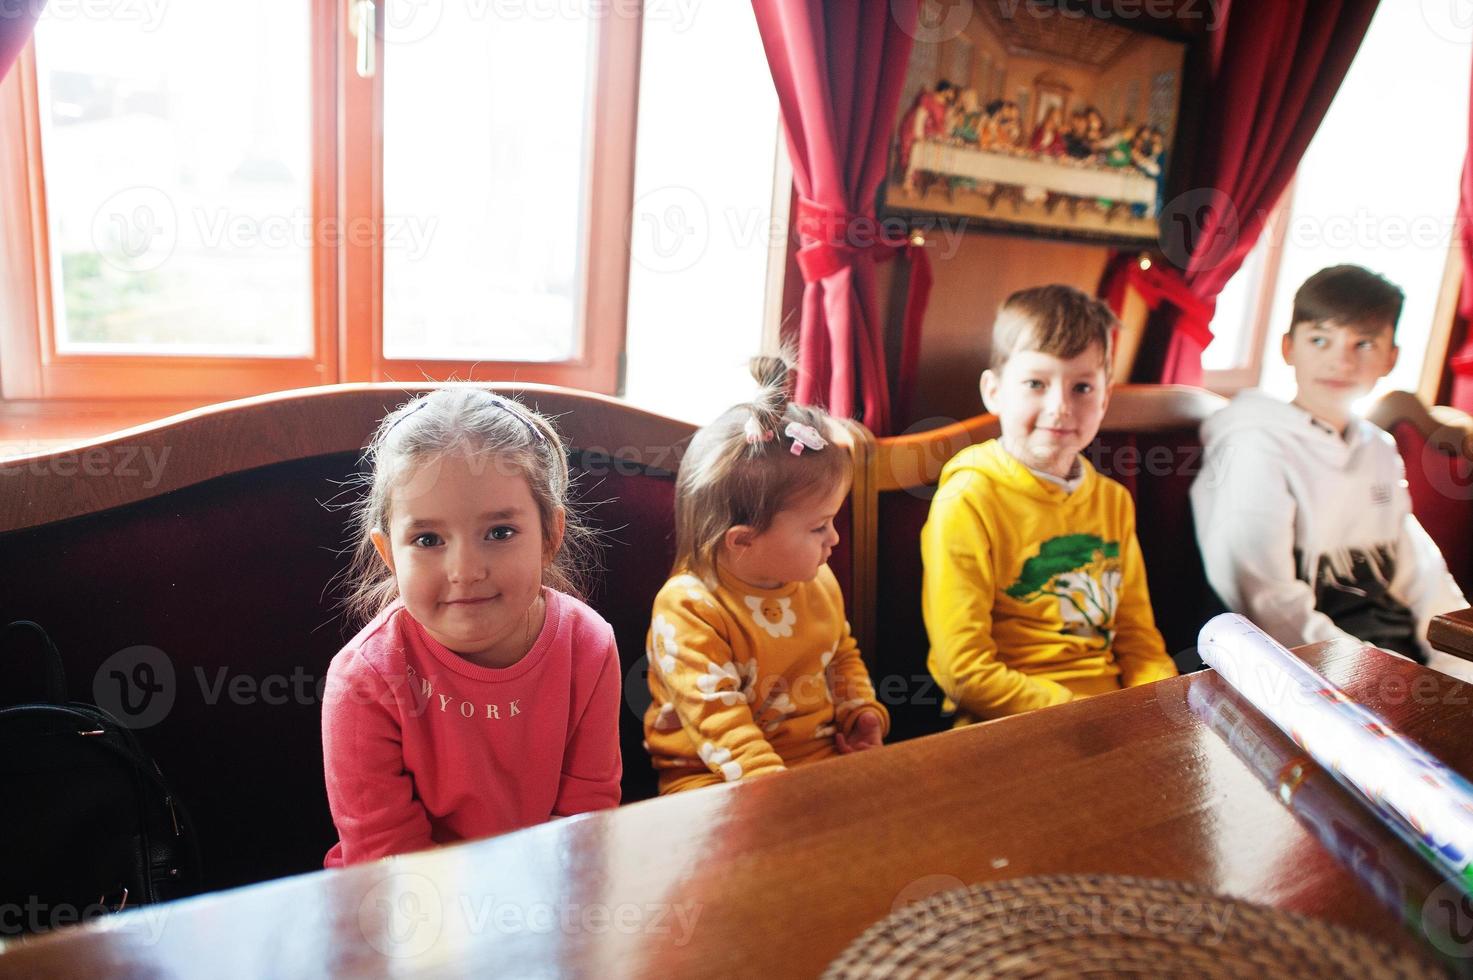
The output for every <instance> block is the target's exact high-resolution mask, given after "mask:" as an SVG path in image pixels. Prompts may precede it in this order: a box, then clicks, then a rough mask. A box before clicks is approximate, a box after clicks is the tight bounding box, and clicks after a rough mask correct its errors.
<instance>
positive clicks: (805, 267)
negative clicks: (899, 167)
mask: <svg viewBox="0 0 1473 980" xmlns="http://www.w3.org/2000/svg"><path fill="white" fill-rule="evenodd" d="M752 9H753V11H754V12H755V13H756V15H757V28H758V30H759V32H760V33H761V35H762V44H763V47H764V48H765V49H766V52H767V62H768V65H769V66H770V67H771V69H772V80H773V83H774V85H775V86H776V87H777V97H778V104H779V106H780V107H781V110H782V118H783V130H784V132H785V134H786V136H787V141H788V151H789V154H790V156H791V157H792V161H793V183H794V186H795V187H796V189H797V191H798V216H797V221H796V228H797V232H798V238H799V250H798V266H799V269H800V270H801V271H802V274H803V281H804V287H803V307H802V309H803V315H802V321H801V323H800V325H799V328H798V329H799V342H798V343H799V358H800V363H799V371H798V388H797V392H796V398H797V399H798V400H799V401H800V402H808V403H812V404H819V405H825V406H827V407H828V409H829V411H830V412H832V413H834V414H835V415H839V416H843V417H854V416H856V415H860V414H861V413H859V412H857V411H856V408H857V407H858V406H857V405H856V396H857V399H858V401H859V402H860V403H861V404H862V407H863V411H862V415H861V417H862V418H863V420H864V423H865V425H867V426H868V427H869V428H870V429H871V430H872V431H874V432H875V433H876V434H878V435H884V434H888V433H889V431H890V427H891V419H892V406H891V403H890V390H889V382H888V379H887V377H886V375H887V372H886V367H885V344H884V323H883V322H882V321H881V317H880V311H879V304H878V302H877V301H876V297H875V271H874V263H875V261H877V260H883V259H886V258H890V257H892V256H894V255H895V254H896V253H897V252H898V251H901V250H904V251H906V252H907V254H909V255H910V256H911V258H912V261H913V262H914V267H913V268H912V274H911V277H910V279H911V294H910V301H909V302H908V304H907V312H906V321H907V322H906V325H905V330H906V336H905V341H904V343H905V344H907V345H908V346H907V351H908V354H907V356H905V357H903V358H902V365H904V364H907V363H912V362H913V361H914V340H913V337H914V335H915V331H916V330H917V329H918V327H919V320H920V317H921V316H922V315H923V314H924V310H925V299H926V289H927V288H929V284H930V275H929V270H928V269H927V268H926V266H925V261H926V259H925V252H924V251H923V249H922V248H921V247H920V246H919V245H916V246H912V245H911V244H910V242H909V240H908V238H907V237H906V235H905V233H904V229H903V228H900V229H885V228H883V227H881V226H880V224H879V223H878V221H877V220H876V217H875V197H876V194H877V192H878V191H879V187H880V182H881V181H882V180H884V178H885V172H886V169H887V165H888V160H889V150H890V138H891V135H892V133H893V132H894V125H895V116H896V112H897V111H898V109H899V103H900V89H901V86H902V85H903V84H904V81H905V70H906V64H907V62H908V61H909V60H910V50H911V45H912V44H913V43H914V40H915V38H914V34H915V30H916V25H917V21H918V9H919V8H918V5H917V3H916V0H891V2H888V3H886V2H879V0H863V2H860V0H845V2H843V3H833V2H825V0H752ZM902 370H904V366H903V367H902Z"/></svg>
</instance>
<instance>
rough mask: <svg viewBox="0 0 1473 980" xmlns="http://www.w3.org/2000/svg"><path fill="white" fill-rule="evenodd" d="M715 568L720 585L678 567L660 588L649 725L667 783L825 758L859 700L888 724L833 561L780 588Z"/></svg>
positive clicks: (693, 783) (729, 778) (740, 775)
mask: <svg viewBox="0 0 1473 980" xmlns="http://www.w3.org/2000/svg"><path fill="white" fill-rule="evenodd" d="M718 574H719V575H720V587H719V588H716V589H710V588H708V587H707V586H706V584H705V583H703V582H702V581H701V580H700V579H699V578H697V577H696V576H694V575H689V574H678V575H675V576H674V577H672V578H671V579H670V580H669V581H668V582H666V583H665V585H664V587H663V588H661V589H660V592H659V594H658V595H656V596H655V608H654V612H653V616H652V622H651V623H650V632H649V638H648V641H647V650H646V652H647V653H648V654H649V658H650V667H649V685H650V694H651V695H653V698H654V700H653V702H652V703H651V704H650V707H649V710H648V711H646V712H645V716H644V734H645V747H646V748H647V749H648V750H649V753H650V759H651V761H652V762H653V763H654V766H655V768H656V769H658V770H659V771H660V792H661V793H673V792H676V791H678V790H685V789H693V788H695V787H697V786H706V785H710V784H712V783H720V782H723V781H725V782H733V781H735V780H738V779H749V778H751V777H753V776H761V775H766V774H767V773H771V772H781V771H782V770H783V769H786V768H789V767H791V766H796V765H801V764H803V763H806V762H814V761H817V760H818V759H825V758H828V757H829V756H831V755H834V754H836V752H837V748H836V746H835V743H834V734H835V733H836V732H843V733H844V734H845V735H849V734H851V733H852V732H853V728H854V725H855V723H856V722H857V721H858V716H859V712H860V711H861V709H865V708H869V709H871V710H874V711H876V712H878V713H879V715H880V718H881V720H882V729H883V730H886V731H888V729H889V727H890V715H889V713H888V712H887V711H886V710H885V708H884V707H883V706H882V705H881V704H880V703H879V701H877V700H876V699H875V690H874V687H873V686H872V685H871V684H870V679H869V671H867V670H866V669H865V666H864V661H863V660H861V659H860V657H859V644H858V643H857V642H856V641H855V639H854V636H853V635H852V634H851V633H850V632H849V623H848V622H846V621H845V619H844V597H843V595H842V594H841V593H840V592H839V583H838V581H837V580H835V578H834V573H833V572H831V571H830V570H829V567H828V566H827V565H824V566H823V567H821V568H820V569H819V570H818V575H817V577H815V578H814V579H813V580H812V581H809V582H789V583H788V584H786V585H783V586H780V587H779V588H776V589H759V588H756V587H755V586H751V585H747V584H746V583H744V582H741V581H738V580H737V579H735V578H732V577H731V576H729V575H726V574H724V573H720V570H719V569H718Z"/></svg>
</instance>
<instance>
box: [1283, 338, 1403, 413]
mask: <svg viewBox="0 0 1473 980" xmlns="http://www.w3.org/2000/svg"><path fill="white" fill-rule="evenodd" d="M1397 353H1398V351H1397V348H1396V344H1394V343H1393V342H1392V340H1391V324H1389V323H1388V324H1384V325H1382V327H1381V328H1380V329H1379V330H1375V331H1373V332H1370V333H1367V332H1365V331H1363V330H1359V329H1356V328H1355V327H1348V326H1344V325H1342V324H1339V323H1336V322H1333V321H1321V322H1319V323H1300V324H1296V325H1295V327H1294V329H1293V330H1292V331H1290V332H1289V333H1288V334H1287V335H1285V337H1284V360H1285V361H1286V362H1288V363H1289V364H1290V365H1291V366H1292V367H1293V368H1294V380H1295V382H1296V383H1297V384H1298V386H1299V392H1298V394H1297V395H1296V396H1295V398H1294V402H1295V404H1297V405H1299V406H1300V407H1302V408H1304V409H1306V410H1308V411H1309V412H1310V413H1311V414H1313V415H1315V416H1317V417H1319V418H1321V419H1323V420H1324V421H1326V422H1329V423H1330V424H1332V425H1334V426H1336V427H1337V428H1340V429H1344V428H1345V426H1346V425H1347V424H1348V423H1349V421H1350V405H1351V403H1352V402H1354V401H1355V400H1356V399H1357V398H1360V397H1362V396H1363V395H1365V394H1367V393H1368V392H1370V390H1371V389H1372V388H1373V387H1375V385H1376V382H1377V381H1380V380H1381V379H1382V378H1383V377H1385V376H1386V375H1387V373H1388V372H1390V371H1391V369H1392V368H1393V367H1395V366H1396V357H1397Z"/></svg>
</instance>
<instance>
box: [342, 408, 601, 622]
mask: <svg viewBox="0 0 1473 980" xmlns="http://www.w3.org/2000/svg"><path fill="white" fill-rule="evenodd" d="M451 452H462V453H466V454H468V455H472V456H476V457H478V458H488V459H489V460H490V461H491V462H492V463H493V464H494V465H496V466H499V467H504V468H509V469H511V470H512V471H514V472H516V473H517V474H518V475H520V476H522V477H523V478H524V479H526V481H527V486H528V487H529V488H530V489H531V491H532V499H533V500H534V501H536V504H537V516H538V518H539V519H540V520H541V522H542V541H543V548H544V550H546V549H548V548H550V547H551V545H552V529H553V525H554V516H555V512H556V510H557V508H559V507H561V508H563V511H564V514H565V528H564V531H563V541H562V546H561V547H560V548H559V549H558V551H557V554H556V555H555V556H554V557H553V560H552V562H551V564H549V565H548V567H547V568H546V569H545V570H544V572H543V575H542V581H543V584H544V585H547V586H549V587H551V588H554V589H558V590H559V591H562V592H568V593H571V594H573V595H580V596H581V595H582V592H583V590H582V583H583V577H584V573H585V570H586V568H587V566H588V563H589V562H590V560H591V556H592V551H593V547H592V546H593V534H592V532H591V531H590V530H589V529H588V528H586V527H584V526H583V525H582V524H581V523H580V522H579V521H578V520H577V518H576V516H575V515H574V514H573V512H572V507H571V506H570V504H571V500H570V495H571V491H572V479H571V475H570V473H569V470H568V459H567V452H566V450H565V449H564V447H563V441H562V439H561V438H559V437H558V434H557V430H556V429H555V428H553V426H552V423H551V422H549V421H548V420H547V419H545V418H543V417H542V416H541V415H538V414H537V413H536V412H534V411H532V410H531V409H528V408H526V407H525V406H523V405H522V404H521V403H520V402H518V401H517V400H516V399H514V398H510V397H508V396H505V395H494V394H492V393H490V392H488V391H486V390H485V389H483V388H479V387H476V386H473V385H456V386H453V387H447V388H441V389H438V390H436V391H432V392H428V393H427V394H423V395H420V396H419V397H417V398H414V399H412V400H410V401H408V402H405V403H404V404H403V405H400V406H399V407H398V408H396V409H395V410H394V411H392V412H390V413H389V414H388V415H386V416H385V417H384V419H383V421H381V422H380V423H379V426H378V429H377V431H375V432H374V434H373V438H372V439H371V440H369V444H368V448H367V449H365V450H364V453H363V461H364V463H365V464H366V468H367V473H366V474H364V475H363V476H361V477H360V478H359V479H358V480H357V481H355V482H356V483H357V485H358V486H359V487H360V488H361V490H362V495H361V497H360V498H359V500H358V502H357V503H356V504H355V505H353V517H352V520H351V522H350V527H351V528H352V534H353V544H352V546H351V547H352V551H353V555H352V559H351V561H350V563H349V566H348V568H347V570H346V571H345V572H344V576H343V577H344V580H345V582H346V593H347V594H346V596H345V598H344V604H345V605H346V606H347V609H348V614H349V616H350V618H352V619H353V620H354V621H355V622H358V623H362V622H367V621H368V620H370V619H372V618H373V617H374V616H376V615H378V614H379V612H381V611H382V610H383V609H384V607H385V606H387V605H388V604H389V603H391V602H393V601H394V599H395V598H397V597H398V595H399V585H398V582H396V581H395V578H394V573H393V572H392V571H391V570H390V569H389V568H388V566H387V565H386V564H385V563H384V562H383V560H382V559H381V558H380V557H379V555H378V551H377V549H375V548H374V546H373V539H372V537H371V536H370V535H371V533H372V532H373V531H375V530H387V529H388V527H389V522H390V520H391V519H392V517H393V513H392V503H393V499H394V491H395V489H396V488H398V487H400V486H402V485H403V482H404V481H405V480H406V479H411V478H412V477H413V475H414V474H415V473H416V472H419V471H420V470H421V469H422V468H423V467H424V466H426V465H429V464H432V463H433V462H434V460H435V459H437V458H439V457H442V456H444V455H446V454H448V453H451Z"/></svg>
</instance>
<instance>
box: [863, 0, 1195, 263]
mask: <svg viewBox="0 0 1473 980" xmlns="http://www.w3.org/2000/svg"><path fill="white" fill-rule="evenodd" d="M922 7H923V14H922V24H923V29H922V36H920V37H918V38H917V41H916V44H915V47H914V49H913V52H912V54H911V60H910V64H909V68H908V71H907V77H906V82H905V87H904V89H903V90H902V93H901V111H900V114H899V117H898V122H897V125H896V132H895V138H894V142H893V152H892V155H891V163H892V166H891V171H890V179H889V180H888V181H887V183H886V185H885V188H884V191H883V193H884V205H885V208H886V210H888V211H890V212H892V213H897V214H908V215H918V214H924V215H950V216H960V217H964V218H966V219H968V221H969V222H971V221H974V220H975V221H976V222H977V223H978V224H980V225H982V226H985V227H989V228H994V229H996V228H1004V229H1010V230H1015V231H1023V232H1034V233H1039V234H1045V235H1052V236H1064V237H1079V238H1093V239H1100V238H1107V239H1120V240H1126V241H1129V240H1139V241H1149V240H1153V239H1155V238H1157V233H1158V221H1159V216H1160V213H1161V210H1162V205H1163V203H1164V200H1165V197H1164V191H1165V189H1166V187H1167V186H1168V182H1167V178H1168V173H1169V169H1170V166H1171V156H1172V152H1171V151H1172V147H1173V144H1174V142H1175V140H1176V136H1177V110H1178V105H1179V102H1180V99H1181V78H1182V71H1183V64H1184V61H1185V55H1186V45H1185V44H1183V43H1180V42H1178V41H1175V40H1171V39H1168V38H1165V37H1159V36H1155V35H1153V34H1148V33H1144V32H1142V31H1139V30H1136V29H1134V27H1135V25H1133V24H1131V23H1130V22H1128V21H1126V22H1121V21H1118V20H1117V21H1105V20H1101V19H1098V18H1095V17H1092V16H1089V15H1087V14H1083V13H1077V14H1071V13H1068V12H1063V11H1061V10H1060V9H1059V8H1056V7H1052V6H1047V7H1045V6H1040V5H1035V4H1028V3H1016V4H992V3H981V4H975V5H970V9H971V12H972V14H973V15H972V16H970V17H967V18H965V19H964V20H960V21H957V20H955V19H953V18H948V17H947V16H946V10H947V8H946V7H945V5H944V4H941V3H938V2H936V0H932V2H929V3H926V4H923V5H922ZM925 8H929V14H930V17H929V20H928V18H927V12H926V9H925ZM927 23H929V24H930V27H929V29H928V28H926V27H925V26H924V25H926V24H927Z"/></svg>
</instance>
